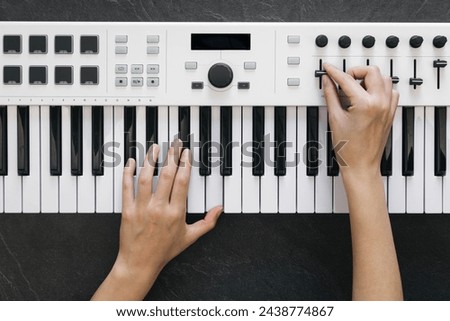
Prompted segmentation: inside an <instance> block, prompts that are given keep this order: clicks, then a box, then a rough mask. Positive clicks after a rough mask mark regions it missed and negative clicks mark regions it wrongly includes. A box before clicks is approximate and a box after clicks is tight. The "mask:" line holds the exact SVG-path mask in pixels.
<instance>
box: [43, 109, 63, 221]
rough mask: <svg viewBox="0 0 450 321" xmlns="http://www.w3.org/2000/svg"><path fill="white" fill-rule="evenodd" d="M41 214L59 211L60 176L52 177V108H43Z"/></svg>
mask: <svg viewBox="0 0 450 321" xmlns="http://www.w3.org/2000/svg"><path fill="white" fill-rule="evenodd" d="M41 191H42V193H41V212H42V213H58V211H59V176H52V175H50V107H49V106H41Z"/></svg>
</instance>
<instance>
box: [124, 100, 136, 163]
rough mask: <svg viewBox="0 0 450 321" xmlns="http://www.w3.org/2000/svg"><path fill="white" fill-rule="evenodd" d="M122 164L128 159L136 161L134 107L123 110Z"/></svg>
mask: <svg viewBox="0 0 450 321" xmlns="http://www.w3.org/2000/svg"><path fill="white" fill-rule="evenodd" d="M123 132H124V140H123V142H124V155H125V156H124V160H125V162H124V164H126V162H127V161H128V159H130V158H134V159H135V160H136V107H125V108H124V130H123Z"/></svg>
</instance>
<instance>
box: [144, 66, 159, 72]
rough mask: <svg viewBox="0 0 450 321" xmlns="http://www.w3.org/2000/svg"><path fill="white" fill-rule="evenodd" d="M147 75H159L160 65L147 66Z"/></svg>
mask: <svg viewBox="0 0 450 321" xmlns="http://www.w3.org/2000/svg"><path fill="white" fill-rule="evenodd" d="M147 74H159V65H156V64H150V65H147Z"/></svg>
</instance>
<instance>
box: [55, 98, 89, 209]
mask: <svg viewBox="0 0 450 321" xmlns="http://www.w3.org/2000/svg"><path fill="white" fill-rule="evenodd" d="M82 108H83V114H82V115H83V116H82V117H83V175H81V176H77V180H78V183H77V190H78V194H77V210H78V213H94V212H95V177H94V176H93V175H92V107H91V106H83V107H82ZM64 125H65V124H64V123H63V126H64ZM63 167H64V165H63Z"/></svg>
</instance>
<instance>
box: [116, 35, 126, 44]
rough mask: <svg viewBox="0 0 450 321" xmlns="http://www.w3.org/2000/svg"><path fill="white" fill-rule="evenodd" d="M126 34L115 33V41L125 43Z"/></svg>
mask: <svg viewBox="0 0 450 321" xmlns="http://www.w3.org/2000/svg"><path fill="white" fill-rule="evenodd" d="M127 42H128V36H127V35H116V43H127Z"/></svg>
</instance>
